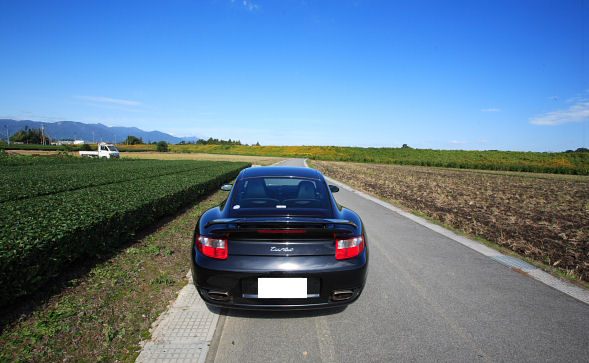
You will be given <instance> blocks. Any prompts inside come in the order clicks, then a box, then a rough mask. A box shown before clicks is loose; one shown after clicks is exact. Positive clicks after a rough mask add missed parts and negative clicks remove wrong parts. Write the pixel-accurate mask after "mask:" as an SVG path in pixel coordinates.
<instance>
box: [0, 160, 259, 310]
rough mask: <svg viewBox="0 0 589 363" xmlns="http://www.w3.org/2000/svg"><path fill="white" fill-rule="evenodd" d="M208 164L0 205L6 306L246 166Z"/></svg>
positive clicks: (1, 299)
mask: <svg viewBox="0 0 589 363" xmlns="http://www.w3.org/2000/svg"><path fill="white" fill-rule="evenodd" d="M194 163H195V165H197V164H199V162H194ZM205 163H206V164H208V167H206V168H195V169H194V170H190V171H185V172H182V173H175V174H168V175H163V176H159V177H154V178H147V179H139V180H133V181H126V182H120V183H113V184H107V185H100V186H96V187H90V188H83V189H78V190H73V191H67V192H63V193H56V194H51V195H45V196H40V197H34V198H30V199H22V200H17V201H8V202H4V203H1V204H0V206H1V207H2V209H1V210H0V230H2V236H1V238H0V284H1V286H2V290H3V291H2V294H1V295H0V306H1V305H6V304H7V303H9V302H10V301H12V300H13V299H14V298H16V297H19V296H23V295H26V294H29V293H32V292H34V291H36V290H37V289H38V288H40V287H41V286H43V285H44V284H46V283H48V282H49V281H50V280H51V279H53V278H55V277H56V276H58V275H59V274H60V273H61V272H63V270H64V268H67V267H68V266H70V265H71V264H72V263H74V262H75V261H76V260H80V259H86V258H90V259H91V258H94V257H95V256H97V255H100V254H101V253H104V252H105V251H109V250H111V249H113V248H116V247H117V246H118V245H120V243H121V242H124V241H127V240H129V239H130V238H132V237H133V236H134V234H135V233H136V232H137V231H138V230H140V229H142V228H145V227H147V226H149V225H151V224H153V223H154V222H156V221H157V220H158V219H159V218H161V217H162V216H165V215H169V214H173V213H175V212H176V211H177V210H178V209H179V208H181V207H183V206H185V205H187V204H188V203H191V202H193V201H195V200H197V199H198V198H200V197H202V196H204V195H206V194H208V193H210V192H211V191H213V190H214V189H216V188H218V187H219V185H221V184H223V183H224V182H227V181H229V180H231V179H233V178H235V177H236V176H237V174H238V173H239V171H240V170H241V169H243V168H244V167H246V166H248V164H246V163H231V162H205ZM200 164H202V162H201V163H200ZM201 166H202V165H201Z"/></svg>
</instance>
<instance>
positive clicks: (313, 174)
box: [241, 166, 322, 179]
mask: <svg viewBox="0 0 589 363" xmlns="http://www.w3.org/2000/svg"><path fill="white" fill-rule="evenodd" d="M263 176H272V177H295V178H296V177H299V178H309V179H322V175H321V173H320V172H319V171H317V170H315V169H311V168H297V167H291V166H257V167H253V168H247V169H245V170H243V171H242V172H241V178H256V177H263Z"/></svg>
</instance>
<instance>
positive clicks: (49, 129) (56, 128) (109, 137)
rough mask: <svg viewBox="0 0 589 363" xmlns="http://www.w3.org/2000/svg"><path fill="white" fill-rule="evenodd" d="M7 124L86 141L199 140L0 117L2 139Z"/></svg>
mask: <svg viewBox="0 0 589 363" xmlns="http://www.w3.org/2000/svg"><path fill="white" fill-rule="evenodd" d="M6 126H8V133H9V134H10V135H13V134H15V133H16V132H18V131H20V130H24V129H25V126H28V127H29V128H30V129H39V128H41V126H44V127H45V133H46V134H48V135H49V137H50V138H52V139H57V140H63V139H77V140H84V141H85V142H89V143H91V142H101V141H104V142H123V141H124V140H125V139H126V138H127V136H129V135H132V136H136V137H140V138H142V139H143V142H146V143H147V142H153V141H165V142H167V143H169V144H177V143H179V142H181V141H185V142H189V141H194V142H196V141H198V140H199V138H198V137H176V136H172V135H170V134H166V133H164V132H160V131H143V130H141V129H138V128H136V127H119V126H105V125H103V124H85V123H82V122H75V121H59V122H40V121H31V120H20V121H16V120H10V119H0V139H6Z"/></svg>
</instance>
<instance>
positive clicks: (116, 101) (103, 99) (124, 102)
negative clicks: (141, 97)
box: [74, 96, 141, 106]
mask: <svg viewBox="0 0 589 363" xmlns="http://www.w3.org/2000/svg"><path fill="white" fill-rule="evenodd" d="M74 98H78V99H81V100H89V101H94V102H104V103H114V104H117V105H126V106H138V105H140V104H141V102H137V101H129V100H119V99H116V98H109V97H95V96H74Z"/></svg>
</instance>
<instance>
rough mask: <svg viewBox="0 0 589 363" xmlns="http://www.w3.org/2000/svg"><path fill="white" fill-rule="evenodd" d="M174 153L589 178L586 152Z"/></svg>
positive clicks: (227, 149) (244, 149)
mask: <svg viewBox="0 0 589 363" xmlns="http://www.w3.org/2000/svg"><path fill="white" fill-rule="evenodd" d="M171 150H172V151H175V152H197V153H211V154H234V155H263V156H282V157H299V158H309V159H316V160H333V161H353V162H361V163H378V164H398V165H421V166H436V167H446V168H461V169H486V170H509V171H525V172H535V173H555V174H579V175H589V152H568V153H566V152H560V153H538V152H520V151H492V150H490V151H466V150H431V149H412V148H362V147H340V146H245V145H171Z"/></svg>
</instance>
